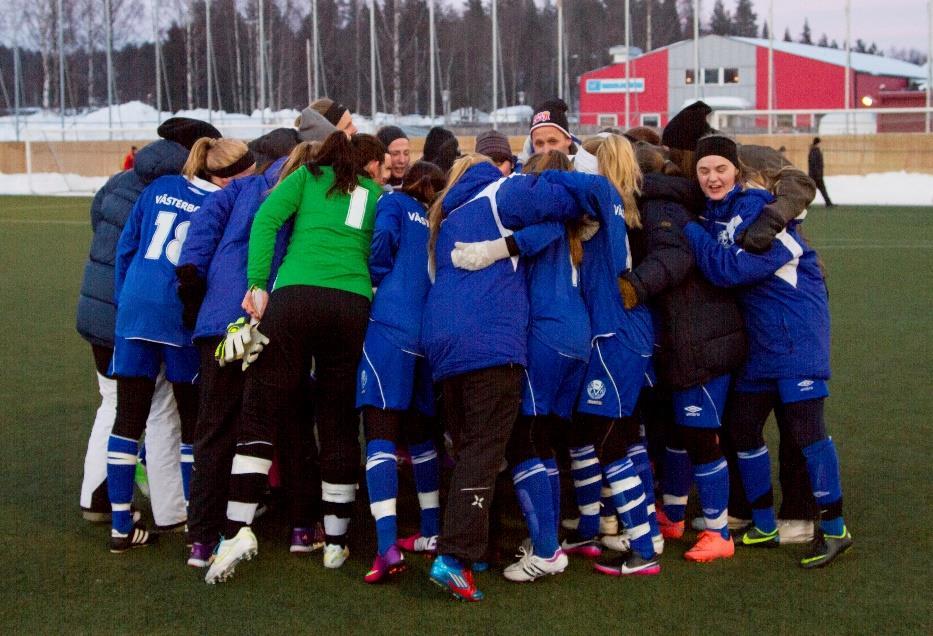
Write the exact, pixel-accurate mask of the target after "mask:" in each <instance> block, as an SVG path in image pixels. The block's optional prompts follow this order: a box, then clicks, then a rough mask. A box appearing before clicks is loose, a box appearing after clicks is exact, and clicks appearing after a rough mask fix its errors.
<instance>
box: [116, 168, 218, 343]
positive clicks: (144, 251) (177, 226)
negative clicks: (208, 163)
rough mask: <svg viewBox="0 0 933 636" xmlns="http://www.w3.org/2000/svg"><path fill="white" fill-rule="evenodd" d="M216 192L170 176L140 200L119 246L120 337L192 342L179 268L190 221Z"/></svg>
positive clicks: (205, 184) (196, 182) (197, 181)
mask: <svg viewBox="0 0 933 636" xmlns="http://www.w3.org/2000/svg"><path fill="white" fill-rule="evenodd" d="M217 189H218V188H217V186H215V185H213V184H211V183H209V182H207V181H204V180H203V179H198V178H197V177H195V178H194V179H191V180H189V179H186V178H185V177H182V176H181V175H169V176H165V177H159V178H158V179H156V180H155V181H153V182H152V183H151V184H150V185H149V187H148V188H146V189H145V190H144V191H143V193H142V194H141V195H139V198H138V199H136V204H135V205H134V206H133V211H132V212H131V213H130V217H129V218H128V219H127V221H126V226H124V228H123V233H122V234H121V235H120V242H119V243H118V244H117V259H116V263H115V268H114V298H115V300H116V302H117V329H116V333H117V336H119V337H121V338H138V339H141V340H150V341H153V342H160V343H163V344H169V345H173V346H177V347H183V346H186V345H190V344H191V332H190V331H189V330H188V329H185V327H184V325H183V324H182V319H181V315H182V304H181V300H180V299H179V298H178V293H177V291H176V287H177V285H178V278H177V277H176V275H175V266H176V265H177V264H178V260H179V258H180V257H181V249H182V245H183V244H184V242H185V238H186V236H187V233H188V227H189V225H190V223H191V219H192V218H193V217H194V215H196V214H197V213H198V211H199V210H200V208H201V204H202V203H203V202H204V198H205V197H206V196H207V195H208V193H210V192H213V191H215V190H217Z"/></svg>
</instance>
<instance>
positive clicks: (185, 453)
mask: <svg viewBox="0 0 933 636" xmlns="http://www.w3.org/2000/svg"><path fill="white" fill-rule="evenodd" d="M179 463H180V465H181V488H182V491H183V492H184V493H185V505H186V506H187V505H188V502H189V501H190V500H191V469H192V467H193V466H194V446H192V445H191V444H182V445H181V447H180V455H179Z"/></svg>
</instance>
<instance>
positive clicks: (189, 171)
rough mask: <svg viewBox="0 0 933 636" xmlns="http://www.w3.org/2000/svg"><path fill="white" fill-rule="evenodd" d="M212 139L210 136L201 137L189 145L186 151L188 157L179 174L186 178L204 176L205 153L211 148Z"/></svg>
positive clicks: (205, 166)
mask: <svg viewBox="0 0 933 636" xmlns="http://www.w3.org/2000/svg"><path fill="white" fill-rule="evenodd" d="M213 141H214V140H213V139H211V138H210V137H201V138H200V139H198V140H197V141H196V142H194V145H193V146H192V147H191V152H189V153H188V159H187V160H185V165H184V167H182V169H181V174H182V175H183V176H184V177H185V178H187V179H193V178H195V177H202V178H203V177H204V171H205V169H206V168H207V153H208V152H209V151H210V149H211V143H212V142H213Z"/></svg>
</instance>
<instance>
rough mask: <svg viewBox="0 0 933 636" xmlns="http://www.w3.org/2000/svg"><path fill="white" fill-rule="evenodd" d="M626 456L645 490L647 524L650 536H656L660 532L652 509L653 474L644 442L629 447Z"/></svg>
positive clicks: (654, 511)
mask: <svg viewBox="0 0 933 636" xmlns="http://www.w3.org/2000/svg"><path fill="white" fill-rule="evenodd" d="M626 456H627V457H628V458H629V459H631V460H632V464H633V465H634V466H635V472H636V473H638V477H639V479H641V485H642V487H643V488H644V489H645V504H646V508H647V509H648V524H649V525H650V526H651V536H653V537H654V536H658V535H660V534H661V530H660V529H659V528H658V517H657V511H656V510H655V507H654V473H653V472H651V462H650V461H649V459H648V449H647V447H646V446H645V442H644V441H642V443H641V444H634V445H632V446H630V447H629V449H628V452H627V453H626Z"/></svg>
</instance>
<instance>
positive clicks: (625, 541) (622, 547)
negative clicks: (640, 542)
mask: <svg viewBox="0 0 933 636" xmlns="http://www.w3.org/2000/svg"><path fill="white" fill-rule="evenodd" d="M599 542H600V543H602V544H603V546H605V547H606V548H609V549H610V550H615V551H616V552H628V551H629V550H630V549H631V547H632V546H631V541H630V540H629V536H628V532H627V531H625V530H623V531H622V532H620V533H619V534H605V535H603V536H602V537H600V538H599Z"/></svg>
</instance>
